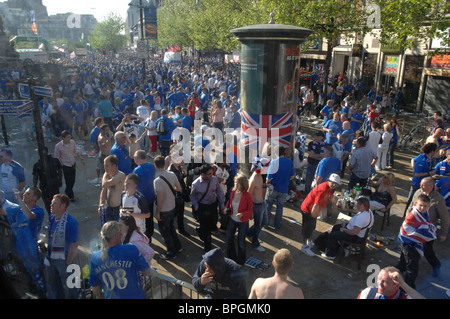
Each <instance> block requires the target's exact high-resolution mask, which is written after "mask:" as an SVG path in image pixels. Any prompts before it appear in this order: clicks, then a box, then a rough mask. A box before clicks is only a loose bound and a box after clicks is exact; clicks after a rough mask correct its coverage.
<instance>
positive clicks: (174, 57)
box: [164, 52, 181, 63]
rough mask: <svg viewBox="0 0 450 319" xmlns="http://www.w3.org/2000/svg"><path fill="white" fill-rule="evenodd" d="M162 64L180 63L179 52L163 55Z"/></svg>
mask: <svg viewBox="0 0 450 319" xmlns="http://www.w3.org/2000/svg"><path fill="white" fill-rule="evenodd" d="M164 63H181V52H166V53H164Z"/></svg>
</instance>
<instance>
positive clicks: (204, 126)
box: [201, 125, 209, 132]
mask: <svg viewBox="0 0 450 319" xmlns="http://www.w3.org/2000/svg"><path fill="white" fill-rule="evenodd" d="M208 128H209V127H208V125H202V126H201V129H202V132H204V131H206V130H207V129H208Z"/></svg>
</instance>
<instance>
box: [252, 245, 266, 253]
mask: <svg viewBox="0 0 450 319" xmlns="http://www.w3.org/2000/svg"><path fill="white" fill-rule="evenodd" d="M255 249H256V250H257V251H259V252H264V251H266V249H265V248H264V247H263V246H258V247H256V248H255Z"/></svg>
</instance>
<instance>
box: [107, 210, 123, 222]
mask: <svg viewBox="0 0 450 319" xmlns="http://www.w3.org/2000/svg"><path fill="white" fill-rule="evenodd" d="M119 217H120V206H117V207H109V206H108V207H106V209H105V222H109V221H115V222H117V221H119Z"/></svg>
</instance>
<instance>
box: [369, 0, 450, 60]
mask: <svg viewBox="0 0 450 319" xmlns="http://www.w3.org/2000/svg"><path fill="white" fill-rule="evenodd" d="M373 3H374V5H376V6H378V7H379V8H380V9H379V12H380V29H379V31H380V32H379V36H378V37H379V39H380V41H381V43H382V44H384V45H387V46H390V47H400V48H401V49H402V50H405V49H414V48H417V46H418V45H419V44H426V43H428V41H429V40H430V39H433V38H440V39H441V42H442V43H443V44H444V45H445V44H446V45H447V46H449V45H450V33H449V28H450V16H449V10H450V3H449V2H448V1H441V0H402V1H398V0H376V1H373ZM435 53H439V51H436V52H435Z"/></svg>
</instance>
